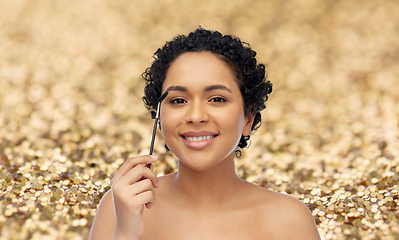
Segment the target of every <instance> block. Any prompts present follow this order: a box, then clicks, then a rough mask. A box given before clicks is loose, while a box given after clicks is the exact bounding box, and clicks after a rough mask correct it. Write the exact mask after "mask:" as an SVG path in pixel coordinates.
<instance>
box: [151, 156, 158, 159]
mask: <svg viewBox="0 0 399 240" xmlns="http://www.w3.org/2000/svg"><path fill="white" fill-rule="evenodd" d="M150 157H151V158H152V159H154V160H157V159H158V157H157V156H154V155H150Z"/></svg>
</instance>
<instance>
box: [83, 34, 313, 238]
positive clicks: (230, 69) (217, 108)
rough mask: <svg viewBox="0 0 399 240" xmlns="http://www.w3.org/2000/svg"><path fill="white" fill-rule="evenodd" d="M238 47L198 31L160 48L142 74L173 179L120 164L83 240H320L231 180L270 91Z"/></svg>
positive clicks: (282, 199) (270, 198)
mask: <svg viewBox="0 0 399 240" xmlns="http://www.w3.org/2000/svg"><path fill="white" fill-rule="evenodd" d="M255 55H256V52H255V51H253V50H251V48H250V47H249V45H248V44H244V43H243V42H241V41H240V40H239V39H237V38H235V37H232V36H229V35H225V36H224V35H222V34H221V33H219V32H216V31H208V30H205V29H203V28H198V29H197V30H196V31H194V32H192V33H190V34H189V35H188V36H184V35H181V36H177V37H176V38H175V39H173V40H172V41H171V42H167V43H166V44H165V46H163V47H162V48H160V49H158V51H157V52H156V53H155V54H154V57H155V60H154V62H153V63H152V65H151V67H149V68H148V69H147V70H146V71H145V72H144V74H143V78H144V79H145V80H146V84H147V85H146V87H145V96H144V97H143V99H144V103H145V104H146V107H147V108H148V109H150V110H152V111H154V110H155V109H156V107H157V104H158V99H159V97H160V96H161V95H162V94H163V93H165V92H166V91H168V92H169V94H168V95H167V97H166V98H165V99H164V100H163V102H162V104H161V110H160V127H161V130H162V136H163V137H164V139H165V144H166V146H167V149H170V150H171V151H172V152H173V153H174V154H175V156H176V157H177V158H178V171H177V172H175V173H172V174H170V175H167V176H163V177H159V178H157V177H156V175H155V174H154V172H153V171H152V167H151V169H148V168H146V167H145V165H147V164H151V163H154V162H155V161H156V157H155V156H138V157H133V158H130V159H128V160H127V161H126V162H125V163H124V164H123V165H122V167H121V168H120V169H119V171H118V172H117V173H116V175H115V177H114V178H113V179H112V181H111V186H112V188H111V190H110V191H108V192H107V193H106V194H105V195H104V197H103V199H102V200H101V203H100V205H99V207H98V210H97V213H96V217H95V220H94V223H93V227H92V230H91V236H90V239H92V240H97V239H240V240H243V239H279V240H283V239H297V240H298V239H306V240H312V239H320V238H319V235H318V232H317V228H316V226H315V223H314V220H313V216H312V215H311V213H310V211H309V210H308V209H307V207H306V206H305V205H303V204H302V203H301V202H300V201H298V200H296V199H294V198H292V197H290V196H286V195H283V194H279V193H275V192H272V191H269V190H267V189H263V188H261V187H259V186H256V185H254V184H251V183H248V182H246V181H245V180H243V179H241V178H240V177H239V176H237V174H236V172H235V167H234V156H235V155H236V154H239V153H240V152H239V150H237V148H243V147H246V146H247V141H248V140H249V138H250V137H249V135H250V133H251V132H252V131H254V130H256V128H258V127H259V125H260V122H261V115H260V111H261V110H263V109H264V108H265V107H266V106H265V102H266V101H267V99H268V95H269V94H270V93H271V90H272V84H271V83H270V81H267V80H266V74H265V67H264V65H262V64H257V61H256V59H255Z"/></svg>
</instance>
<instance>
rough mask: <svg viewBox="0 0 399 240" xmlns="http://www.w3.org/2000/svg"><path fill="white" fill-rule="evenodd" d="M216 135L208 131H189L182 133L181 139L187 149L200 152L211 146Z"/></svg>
mask: <svg viewBox="0 0 399 240" xmlns="http://www.w3.org/2000/svg"><path fill="white" fill-rule="evenodd" d="M218 135H219V134H217V133H215V132H210V131H189V132H185V133H183V134H182V135H181V137H182V138H183V142H184V144H185V145H186V146H187V147H189V148H192V149H195V150H201V149H204V148H206V147H208V146H209V145H211V144H212V143H213V141H214V140H215V138H216V137H217V136H218Z"/></svg>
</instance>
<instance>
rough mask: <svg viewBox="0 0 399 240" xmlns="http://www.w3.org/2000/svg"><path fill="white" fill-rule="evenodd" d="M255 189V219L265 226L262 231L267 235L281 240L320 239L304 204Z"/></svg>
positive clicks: (289, 197) (258, 188)
mask: <svg viewBox="0 0 399 240" xmlns="http://www.w3.org/2000/svg"><path fill="white" fill-rule="evenodd" d="M255 187H256V188H254V190H253V191H254V195H255V196H256V197H257V198H258V200H257V204H256V205H255V206H256V211H257V212H258V213H259V215H258V217H257V219H258V220H259V222H260V225H262V226H265V227H264V228H263V229H268V234H272V235H273V236H275V237H274V238H275V239H281V240H282V239H297V240H301V239H306V240H313V239H314V240H319V239H320V236H319V233H318V231H317V228H316V224H315V222H314V218H313V215H312V214H311V212H310V210H309V209H308V207H307V206H306V205H305V204H303V203H302V202H301V201H299V200H298V199H296V198H294V197H291V196H288V195H285V194H281V193H277V192H273V191H270V190H267V189H264V188H261V187H258V186H255ZM270 229H272V230H273V232H272V233H270Z"/></svg>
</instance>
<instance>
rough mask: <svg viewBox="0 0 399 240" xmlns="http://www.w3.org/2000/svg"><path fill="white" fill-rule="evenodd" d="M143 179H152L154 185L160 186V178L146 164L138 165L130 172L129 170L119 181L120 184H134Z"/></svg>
mask: <svg viewBox="0 0 399 240" xmlns="http://www.w3.org/2000/svg"><path fill="white" fill-rule="evenodd" d="M143 179H149V180H151V182H152V184H153V186H154V187H158V178H157V176H156V175H155V173H154V172H153V171H152V170H151V169H148V168H147V167H145V166H144V165H141V164H139V165H136V166H135V167H134V168H132V169H131V170H130V171H129V172H127V173H126V174H125V175H124V176H123V177H121V178H120V179H119V181H118V184H121V185H132V184H134V183H135V182H138V181H141V180H143Z"/></svg>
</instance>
